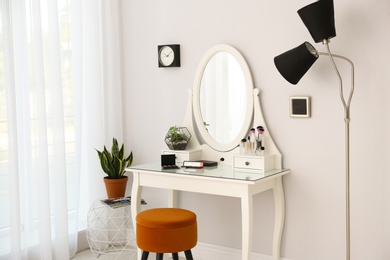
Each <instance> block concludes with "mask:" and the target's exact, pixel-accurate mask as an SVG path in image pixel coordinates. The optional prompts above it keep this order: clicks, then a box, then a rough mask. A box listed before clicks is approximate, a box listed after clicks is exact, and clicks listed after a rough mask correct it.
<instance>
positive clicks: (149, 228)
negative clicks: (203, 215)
mask: <svg viewBox="0 0 390 260" xmlns="http://www.w3.org/2000/svg"><path fill="white" fill-rule="evenodd" d="M197 230H198V229H197V222H196V215H195V213H193V212H191V211H189V210H185V209H179V208H154V209H148V210H144V211H142V212H140V213H139V214H138V215H137V216H136V240H137V245H138V247H139V248H140V249H141V250H142V251H143V252H142V258H141V259H142V260H146V259H147V258H148V255H149V252H153V253H156V254H157V255H156V256H157V258H156V259H158V260H161V259H163V254H164V253H172V256H173V259H174V260H176V259H177V260H178V259H179V258H178V252H182V251H184V253H185V256H186V259H187V260H192V259H193V258H192V253H191V248H193V247H195V245H196V243H197V240H198V231H197Z"/></svg>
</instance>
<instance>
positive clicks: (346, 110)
mask: <svg viewBox="0 0 390 260" xmlns="http://www.w3.org/2000/svg"><path fill="white" fill-rule="evenodd" d="M323 44H324V45H325V46H326V48H327V51H328V52H327V53H322V52H316V53H317V54H318V55H327V56H329V59H330V61H331V63H332V65H333V68H334V70H335V71H336V74H337V76H338V78H339V92H340V99H341V102H342V104H343V107H344V122H345V178H346V179H345V192H346V194H345V203H346V205H345V206H346V213H345V217H346V221H345V222H346V225H345V241H346V245H345V247H346V252H345V258H346V260H350V255H351V253H350V252H351V242H350V241H351V236H350V234H351V231H350V189H349V187H350V184H349V179H350V167H349V164H350V155H349V147H350V145H349V123H350V121H351V118H350V105H351V100H352V95H353V92H354V85H355V83H354V78H355V76H354V65H353V62H352V61H351V60H350V59H348V58H346V57H344V56H341V55H335V54H332V53H331V52H330V48H329V40H324V41H323ZM334 57H335V58H340V59H343V60H345V61H347V62H348V63H349V64H350V65H351V89H350V92H349V96H348V99H347V100H346V98H345V97H344V91H343V80H342V78H341V76H340V72H339V70H338V69H337V66H336V63H335V61H334V59H333V58H334Z"/></svg>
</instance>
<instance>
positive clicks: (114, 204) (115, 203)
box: [102, 196, 147, 208]
mask: <svg viewBox="0 0 390 260" xmlns="http://www.w3.org/2000/svg"><path fill="white" fill-rule="evenodd" d="M102 202H103V203H104V204H106V205H108V206H110V207H111V208H119V207H123V206H127V205H131V196H128V197H119V198H111V199H104V200H102ZM146 204H147V203H146V201H145V200H144V199H141V205H146Z"/></svg>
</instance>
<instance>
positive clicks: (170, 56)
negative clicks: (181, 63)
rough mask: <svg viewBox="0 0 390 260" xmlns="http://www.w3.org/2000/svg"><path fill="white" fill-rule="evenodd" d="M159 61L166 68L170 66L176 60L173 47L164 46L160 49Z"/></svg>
mask: <svg viewBox="0 0 390 260" xmlns="http://www.w3.org/2000/svg"><path fill="white" fill-rule="evenodd" d="M159 60H160V63H161V64H163V65H164V66H169V65H171V64H172V63H173V61H174V60H175V52H174V51H173V49H172V48H171V47H169V46H164V47H162V48H161V49H160V53H159Z"/></svg>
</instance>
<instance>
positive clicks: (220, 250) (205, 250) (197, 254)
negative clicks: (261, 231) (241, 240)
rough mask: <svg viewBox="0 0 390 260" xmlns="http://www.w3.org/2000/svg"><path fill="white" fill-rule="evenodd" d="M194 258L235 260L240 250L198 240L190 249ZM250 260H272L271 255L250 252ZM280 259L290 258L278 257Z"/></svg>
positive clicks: (239, 256)
mask: <svg viewBox="0 0 390 260" xmlns="http://www.w3.org/2000/svg"><path fill="white" fill-rule="evenodd" d="M191 251H192V252H193V256H194V259H196V260H210V259H213V260H237V259H241V250H240V249H236V248H230V247H224V246H219V245H213V244H208V243H202V242H198V244H197V245H196V247H195V248H193V249H191ZM251 259H252V260H272V256H271V255H266V254H261V253H257V252H252V255H251ZM280 260H292V259H287V258H280Z"/></svg>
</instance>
